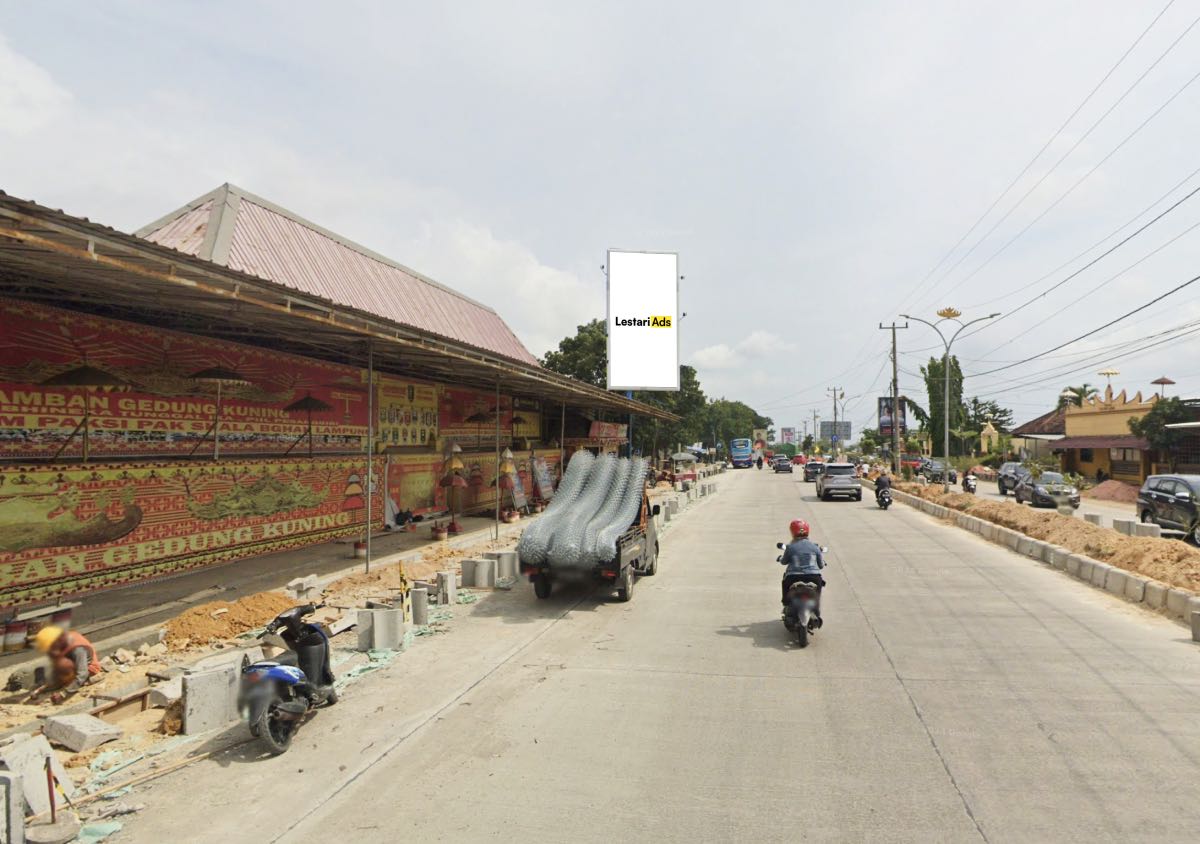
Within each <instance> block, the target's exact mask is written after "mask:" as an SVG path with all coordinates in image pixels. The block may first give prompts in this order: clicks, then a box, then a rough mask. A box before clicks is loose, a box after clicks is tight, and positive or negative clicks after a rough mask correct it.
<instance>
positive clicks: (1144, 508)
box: [1137, 475, 1200, 537]
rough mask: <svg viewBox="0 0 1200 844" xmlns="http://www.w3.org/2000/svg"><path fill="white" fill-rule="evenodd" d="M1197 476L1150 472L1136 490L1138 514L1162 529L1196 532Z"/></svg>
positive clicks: (1199, 490) (1199, 493)
mask: <svg viewBox="0 0 1200 844" xmlns="http://www.w3.org/2000/svg"><path fill="white" fill-rule="evenodd" d="M1198 500H1200V475H1151V476H1150V477H1148V478H1146V482H1145V483H1144V484H1142V488H1141V489H1140V490H1138V497H1137V515H1138V518H1139V519H1141V520H1142V521H1143V522H1152V523H1153V524H1156V525H1158V526H1159V527H1161V528H1163V529H1165V530H1181V531H1183V532H1184V533H1186V534H1187V535H1188V536H1191V537H1194V536H1195V535H1196V526H1197V522H1198V521H1200V509H1198V508H1197V503H1196V502H1197V501H1198Z"/></svg>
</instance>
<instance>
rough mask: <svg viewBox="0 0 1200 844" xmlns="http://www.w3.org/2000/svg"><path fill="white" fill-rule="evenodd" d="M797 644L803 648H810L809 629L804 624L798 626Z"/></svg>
mask: <svg viewBox="0 0 1200 844" xmlns="http://www.w3.org/2000/svg"><path fill="white" fill-rule="evenodd" d="M796 644H797V645H799V646H800V647H802V648H807V647H808V628H807V627H806V626H804V625H803V624H797V625H796Z"/></svg>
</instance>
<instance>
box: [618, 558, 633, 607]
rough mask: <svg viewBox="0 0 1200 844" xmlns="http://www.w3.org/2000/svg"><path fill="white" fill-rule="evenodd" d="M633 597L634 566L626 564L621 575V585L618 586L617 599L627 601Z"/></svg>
mask: <svg viewBox="0 0 1200 844" xmlns="http://www.w3.org/2000/svg"><path fill="white" fill-rule="evenodd" d="M631 598H633V566H626V567H625V573H624V574H623V575H622V576H621V585H620V586H618V587H617V600H618V601H620V602H622V603H625V602H627V601H629V600H630V599H631Z"/></svg>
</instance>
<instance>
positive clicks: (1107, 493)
mask: <svg viewBox="0 0 1200 844" xmlns="http://www.w3.org/2000/svg"><path fill="white" fill-rule="evenodd" d="M1082 494H1083V495H1084V496H1086V497H1087V498H1095V499H1097V500H1098V501H1120V502H1122V503H1124V504H1132V503H1133V502H1135V501H1137V497H1138V488H1137V487H1136V486H1134V485H1133V484H1127V483H1125V482H1123V481H1114V480H1107V481H1104V482H1103V483H1100V484H1097V485H1096V486H1094V487H1092V488H1091V489H1086V490H1084V491H1083V493H1082Z"/></svg>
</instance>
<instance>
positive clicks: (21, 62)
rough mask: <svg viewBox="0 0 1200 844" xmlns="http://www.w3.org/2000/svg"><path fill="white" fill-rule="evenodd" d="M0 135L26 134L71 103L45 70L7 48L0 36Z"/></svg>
mask: <svg viewBox="0 0 1200 844" xmlns="http://www.w3.org/2000/svg"><path fill="white" fill-rule="evenodd" d="M0 79H2V80H4V82H3V84H0V132H3V133H9V134H14V135H26V134H29V133H31V132H35V131H37V130H38V129H41V128H42V127H44V126H46V125H47V124H49V123H51V122H53V121H54V119H55V118H56V117H58V116H59V115H61V114H62V113H63V111H64V110H65V109H66V107H67V105H68V104H69V103H70V101H71V94H70V93H69V92H68V91H67V90H66V89H64V88H62V87H61V86H60V85H59V84H58V83H57V82H55V81H54V79H53V78H52V77H51V76H50V74H49V73H47V72H46V71H45V70H44V69H42V68H41V67H39V66H38V65H36V64H34V63H33V62H31V61H30V60H29V59H27V58H25V57H24V56H22V55H21V54H20V53H18V52H16V51H15V50H13V49H12V48H11V47H9V46H8V42H7V41H5V40H4V37H3V36H2V35H0Z"/></svg>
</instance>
